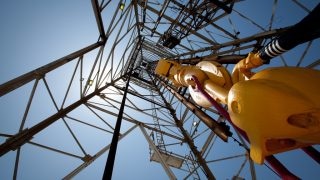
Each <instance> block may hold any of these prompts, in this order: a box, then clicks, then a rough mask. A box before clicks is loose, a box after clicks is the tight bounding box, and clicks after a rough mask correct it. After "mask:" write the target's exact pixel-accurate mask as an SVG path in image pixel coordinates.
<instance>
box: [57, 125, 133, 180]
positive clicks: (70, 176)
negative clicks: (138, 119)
mask: <svg viewBox="0 0 320 180" xmlns="http://www.w3.org/2000/svg"><path fill="white" fill-rule="evenodd" d="M137 126H138V125H134V126H133V127H131V128H130V129H129V130H128V131H127V132H125V133H123V134H122V135H121V136H120V137H119V140H118V141H120V140H121V139H123V138H124V137H125V136H127V135H128V134H129V133H130V132H131V131H132V130H133V129H135V128H136V127H137ZM110 146H111V144H109V145H107V146H106V147H104V148H103V149H101V150H100V151H99V152H97V154H95V155H94V156H92V157H91V158H88V159H87V160H86V161H85V162H83V163H82V164H81V165H80V166H78V167H77V168H76V169H74V170H73V171H72V172H70V173H69V174H68V175H66V176H65V177H64V178H63V180H67V179H72V178H73V177H74V176H76V175H77V174H78V173H79V172H81V171H82V170H83V169H85V168H86V167H87V166H89V165H90V164H91V163H93V162H94V161H95V160H96V159H98V158H99V157H100V156H101V155H102V154H103V153H105V152H106V151H107V150H109V148H110Z"/></svg>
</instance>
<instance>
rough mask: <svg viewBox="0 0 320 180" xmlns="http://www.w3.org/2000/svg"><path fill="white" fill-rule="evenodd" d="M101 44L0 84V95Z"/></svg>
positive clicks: (100, 44)
mask: <svg viewBox="0 0 320 180" xmlns="http://www.w3.org/2000/svg"><path fill="white" fill-rule="evenodd" d="M102 45H103V42H101V41H99V42H96V43H94V44H91V45H90V46H87V47H85V48H83V49H80V50H79V51H76V52H73V53H71V54H69V55H67V56H64V57H62V58H60V59H57V60H55V61H53V62H51V63H49V64H47V65H44V66H42V67H40V68H37V69H35V70H33V71H30V72H28V73H26V74H24V75H21V76H19V77H17V78H15V79H12V80H10V81H8V82H6V83H4V84H2V85H0V97H1V96H3V95H5V94H7V93H9V92H11V91H13V90H15V89H17V88H19V87H21V86H23V85H25V84H27V83H28V82H30V81H32V80H35V79H37V78H40V77H42V76H44V75H45V74H46V73H48V72H50V71H52V70H54V69H56V68H58V67H60V66H62V65H64V64H66V63H68V62H70V61H72V60H74V59H75V58H78V57H81V56H82V55H84V54H85V53H87V52H89V51H92V50H94V49H96V48H98V47H100V46H102Z"/></svg>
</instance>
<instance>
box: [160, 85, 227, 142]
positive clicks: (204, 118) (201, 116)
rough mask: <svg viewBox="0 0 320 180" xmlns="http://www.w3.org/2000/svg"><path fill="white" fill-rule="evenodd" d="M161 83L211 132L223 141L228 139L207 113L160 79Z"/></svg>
mask: <svg viewBox="0 0 320 180" xmlns="http://www.w3.org/2000/svg"><path fill="white" fill-rule="evenodd" d="M161 85H162V86H163V87H164V88H166V89H168V90H169V91H170V92H171V93H172V94H173V95H174V96H175V97H176V98H177V99H179V101H181V102H182V103H183V104H184V105H185V106H186V107H187V108H188V109H190V110H191V111H192V112H193V113H194V115H196V116H197V117H198V118H199V119H200V120H201V121H202V122H203V123H204V124H205V125H207V126H208V127H209V128H210V129H211V130H212V131H213V132H215V133H216V134H217V136H219V137H220V138H221V139H222V140H223V141H227V140H228V135H227V133H226V132H225V130H224V129H223V128H221V127H220V125H219V123H218V122H216V121H215V120H214V119H212V118H211V117H210V116H209V115H207V114H206V113H204V112H203V111H201V110H200V109H199V108H198V107H197V106H195V105H194V104H192V103H191V102H189V101H188V100H187V99H186V98H184V97H183V96H181V95H180V94H179V93H177V92H176V91H175V90H174V89H173V88H171V87H170V86H168V85H167V84H166V83H164V82H163V81H162V80H161Z"/></svg>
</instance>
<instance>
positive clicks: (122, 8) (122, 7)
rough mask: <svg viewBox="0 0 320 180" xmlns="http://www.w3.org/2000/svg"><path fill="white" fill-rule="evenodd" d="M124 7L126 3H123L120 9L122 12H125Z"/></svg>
mask: <svg viewBox="0 0 320 180" xmlns="http://www.w3.org/2000/svg"><path fill="white" fill-rule="evenodd" d="M124 7H125V4H124V3H121V4H120V7H119V9H120V10H121V11H123V10H124Z"/></svg>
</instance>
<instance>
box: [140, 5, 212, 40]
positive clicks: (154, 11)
mask: <svg viewBox="0 0 320 180" xmlns="http://www.w3.org/2000/svg"><path fill="white" fill-rule="evenodd" d="M139 5H140V6H141V4H140V3H139ZM146 8H147V9H148V10H149V11H151V12H153V13H155V14H157V15H158V14H159V13H160V12H159V11H157V10H156V9H154V8H152V7H150V6H148V5H147V7H146ZM162 17H163V18H165V19H166V20H168V21H170V22H171V23H174V22H175V20H174V19H173V18H171V17H169V16H167V15H165V14H164V15H163V16H162ZM177 25H179V26H180V27H181V28H186V27H185V26H183V25H181V24H179V23H178V24H177ZM190 32H191V33H190V34H194V35H195V36H197V37H199V38H200V39H203V40H204V41H206V42H208V43H210V44H216V43H215V42H214V41H212V40H211V39H209V38H207V37H205V36H204V35H202V34H200V33H198V32H197V31H195V30H190Z"/></svg>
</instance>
